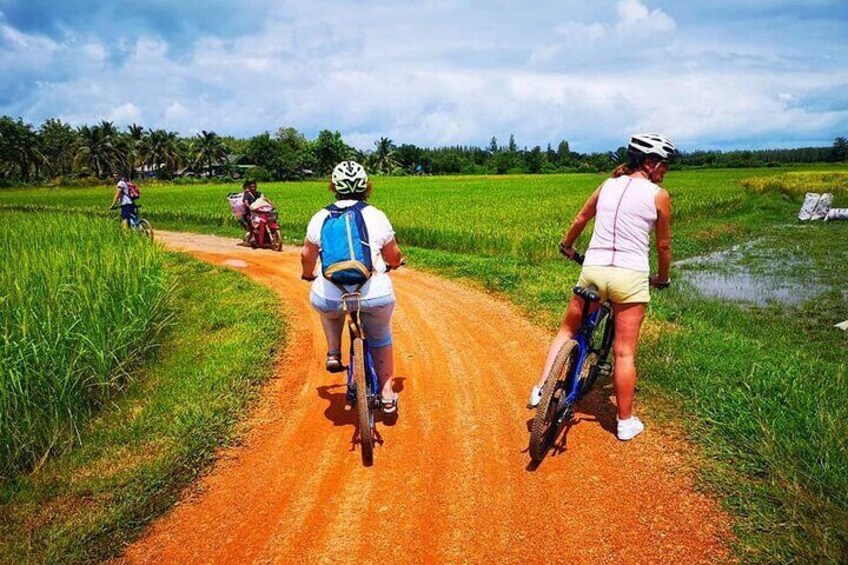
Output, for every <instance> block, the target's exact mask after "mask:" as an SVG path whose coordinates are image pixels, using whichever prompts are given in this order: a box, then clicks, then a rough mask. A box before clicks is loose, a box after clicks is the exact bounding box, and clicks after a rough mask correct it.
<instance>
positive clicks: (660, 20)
mask: <svg viewBox="0 0 848 565" xmlns="http://www.w3.org/2000/svg"><path fill="white" fill-rule="evenodd" d="M616 11H617V12H618V22H617V23H616V29H618V30H619V31H623V32H634V31H638V32H640V33H643V34H647V33H656V32H664V31H674V30H675V29H676V28H677V24H676V23H675V21H674V19H672V17H671V16H669V15H668V14H666V13H665V12H663V11H662V10H660V9H659V8H657V9H655V10H651V9H650V8H648V7H647V6H646V5H645V4H644V3H643V2H641V0H621V1H620V2H619V3H618V7H617V9H616Z"/></svg>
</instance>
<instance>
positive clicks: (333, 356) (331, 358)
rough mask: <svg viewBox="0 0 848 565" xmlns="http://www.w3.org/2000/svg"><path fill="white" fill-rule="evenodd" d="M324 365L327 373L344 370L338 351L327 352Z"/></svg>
mask: <svg viewBox="0 0 848 565" xmlns="http://www.w3.org/2000/svg"><path fill="white" fill-rule="evenodd" d="M326 367H327V372H329V373H341V372H342V371H344V370H345V367H344V365H342V354H341V352H340V351H330V352H329V353H327V363H326Z"/></svg>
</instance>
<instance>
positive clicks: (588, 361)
mask: <svg viewBox="0 0 848 565" xmlns="http://www.w3.org/2000/svg"><path fill="white" fill-rule="evenodd" d="M571 258H572V259H573V260H574V261H576V262H577V263H579V264H581V265H582V264H583V256H582V255H580V254H579V253H575V254H574V256H573V257H571ZM573 292H574V294H576V295H577V296H579V297H580V298H582V299H583V317H582V322H581V324H580V329H579V330H578V331H577V334H576V335H575V336H574V337H573V338H571V339H570V340H568V341H567V342H565V344H564V345H563V346H562V348H561V349H560V350H559V353H557V356H556V359H555V361H554V364H553V366H552V367H551V370H550V372H549V373H548V376H547V378H546V379H545V384H544V387H543V389H542V401H541V402H540V403H539V406H538V407H537V408H536V417H535V418H534V420H533V428H532V430H531V432H530V458H531V459H532V460H533V463H535V464H539V463H541V461H542V459H544V458H545V455H546V454H547V452H548V450H549V449H550V448H551V446H552V445H553V444H554V442H555V441H556V439H557V437H558V436H559V433H560V430H561V429H562V426H563V424H566V423H568V422H570V421H571V420H572V419H573V417H574V407H575V405H576V404H577V402H579V401H580V399H581V398H583V397H584V396H586V393H588V392H589V390H591V388H592V385H594V384H595V381H597V380H598V377H600V376H609V375H610V374H612V360H610V359H609V356H610V352H611V351H612V343H613V339H614V338H615V320H614V318H613V311H612V305H611V303H610V302H609V301H608V300H606V301H604V302H601V298H600V295H599V294H598V289H597V287H595V286H594V285H589V286H588V287H586V288H584V287H580V286H575V287H574V289H573Z"/></svg>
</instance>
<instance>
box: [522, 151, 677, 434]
mask: <svg viewBox="0 0 848 565" xmlns="http://www.w3.org/2000/svg"><path fill="white" fill-rule="evenodd" d="M675 152H676V150H675V147H674V145H673V144H672V142H671V140H669V138H667V137H666V136H664V135H660V134H637V135H634V136H633V137H632V138H631V139H630V144H629V146H628V148H627V156H628V159H629V161H628V163H626V164H622V165H619V166H618V167H616V169H615V170H614V171H613V172H612V175H611V177H610V178H609V179H607V180H606V181H604V183H603V184H602V185H601V186H600V187H599V188H598V189H597V190H595V192H593V193H592V195H591V196H590V197H589V199H588V200H587V201H586V203H585V204H584V205H583V208H582V209H581V210H580V212H579V213H578V214H577V217H576V218H575V219H574V221H573V223H572V224H571V227H570V228H569V229H568V232H567V233H566V234H565V236H564V237H563V240H562V243H561V244H560V250H561V251H562V253H563V254H565V255H567V256H569V257H573V256H574V253H575V250H574V247H573V245H574V242H575V241H576V240H577V238H578V237H579V236H580V234H581V233H582V232H583V229H584V228H585V227H586V224H587V223H588V222H589V220H591V219H592V218H595V227H594V231H593V233H592V239H591V241H590V243H589V248H588V250H587V251H586V258H585V261H584V263H583V270H582V272H581V273H580V278H579V280H578V282H577V284H578V285H579V286H586V285H590V284H594V285H595V286H597V287H598V291H599V293H600V295H601V300H605V299H606V298H609V299H610V301H611V302H612V308H613V313H614V316H615V339H614V342H613V354H614V356H615V369H614V374H613V381H614V384H615V396H616V403H617V406H618V414H617V422H618V427H617V436H618V439H620V440H622V441H627V440H630V439H632V438H634V437H636V436H637V435H639V434H640V433H642V431H644V429H645V426H644V424H642V422H641V421H640V420H639V418H637V417H636V416H634V415H633V397H634V394H635V389H636V366H635V355H636V344H637V342H638V339H639V329H640V327H641V325H642V320H643V318H644V316H645V306H646V304H647V303H648V301H649V300H650V299H651V297H650V291H649V286H654V287H658V288H664V287H666V286H668V284H669V269H670V267H671V199H670V197H669V195H668V192H667V191H666V190H665V189H663V188H661V187H659V186H657V185H658V184H659V183H661V182H662V180H663V177H664V176H665V174H666V172H667V171H668V164H669V161H670V159H671V158H672V157H673V156H674V154H675ZM652 230H655V231H656V247H657V254H658V260H659V261H658V267H659V274H657V275H656V276H654V277H651V278H650V284H649V268H650V267H649V263H648V242H649V235H650V232H651V231H652ZM582 312H583V299H582V298H580V297H578V296H576V295H575V296H573V297H572V298H571V302H570V304H569V305H568V309H567V310H566V312H565V315H564V317H563V320H562V324H561V326H560V329H559V332H558V333H557V335H556V337H555V338H554V340H553V343H551V346H550V349H549V351H548V357H547V360H546V362H545V367H544V369H543V370H542V375H541V377H540V378H539V380H538V382H537V383H536V385H535V386H534V387H533V390H532V391H531V393H530V406H537V405H538V404H539V402H540V401H541V398H542V392H543V391H542V388H543V386H544V383H545V378H546V376H547V374H548V372H549V371H550V369H551V366H552V365H553V363H554V360H555V358H556V356H557V353H558V352H559V350H560V348H562V346H563V344H564V343H565V342H567V341H568V340H569V339H571V337H572V336H573V335H574V334H575V333H576V332H577V330H578V329H579V327H580V323H581V318H582Z"/></svg>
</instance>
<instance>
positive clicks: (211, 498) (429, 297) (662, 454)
mask: <svg viewBox="0 0 848 565" xmlns="http://www.w3.org/2000/svg"><path fill="white" fill-rule="evenodd" d="M159 238H160V240H161V241H162V242H164V244H165V246H166V247H168V248H169V249H174V250H180V251H187V252H189V253H191V254H192V255H194V256H196V257H199V258H201V259H203V260H205V261H208V262H210V263H214V264H218V265H226V266H230V267H233V268H238V269H240V270H242V271H243V272H244V273H246V274H247V275H248V276H250V277H251V278H253V279H255V280H256V281H259V282H261V283H262V284H265V285H267V286H268V287H269V288H271V289H273V290H274V291H275V292H277V293H279V295H280V296H281V297H282V300H283V302H284V304H285V305H286V308H287V314H288V315H289V319H290V324H291V327H290V329H291V331H290V338H289V345H288V350H287V353H286V354H285V355H284V358H283V361H282V362H281V364H280V366H279V369H278V371H277V378H275V379H273V380H272V381H270V383H269V384H268V385H266V387H265V389H264V393H263V395H262V400H261V401H260V403H259V406H258V408H257V409H256V410H255V411H254V412H253V413H252V415H251V416H250V417H249V419H248V424H247V425H248V431H247V432H246V434H245V437H244V441H243V442H242V445H240V446H238V447H235V448H232V449H228V450H226V451H224V452H223V453H222V454H221V457H220V460H219V462H218V463H217V464H216V466H215V468H214V469H213V470H212V471H211V472H210V473H209V474H208V475H207V476H205V477H204V478H203V479H201V480H200V481H199V484H198V485H197V486H196V487H194V488H192V489H190V492H188V493H186V495H185V498H184V500H183V501H182V502H181V503H180V504H179V505H178V506H177V507H176V508H174V509H173V510H172V511H171V512H170V513H169V514H168V515H166V516H164V517H163V518H162V519H160V520H158V521H157V522H155V523H154V524H153V525H152V526H151V527H150V528H149V530H148V531H147V532H146V534H145V535H144V536H143V537H142V538H141V539H140V540H139V541H137V542H136V543H135V544H133V545H132V546H130V547H128V548H127V550H126V552H125V555H124V556H123V557H122V558H121V559H122V560H123V561H128V562H133V563H157V564H158V563H256V562H260V563H336V562H338V563H341V562H351V563H357V562H359V563H368V562H373V563H545V562H557V563H687V564H689V563H715V562H724V561H726V560H727V559H728V551H727V544H726V540H727V539H728V538H729V536H730V533H729V520H728V518H727V517H726V516H725V515H724V514H723V513H722V512H721V511H720V510H719V509H718V508H717V505H716V503H715V501H713V500H711V499H709V498H708V497H706V496H704V495H702V494H699V493H697V492H695V490H693V484H692V470H691V463H690V462H689V461H688V458H687V453H686V445H685V443H683V442H681V441H680V440H677V439H673V438H671V437H669V436H668V435H664V434H663V431H662V430H661V429H660V427H659V426H658V425H652V424H651V422H650V421H649V422H648V424H647V426H648V429H647V431H646V433H644V434H643V435H642V436H640V437H639V438H637V439H635V440H633V441H632V442H630V443H621V442H619V441H617V440H616V438H615V436H614V434H613V431H612V430H613V428H614V423H615V413H614V408H613V406H612V404H611V403H610V401H609V399H608V397H609V395H610V390H609V389H603V390H601V389H597V390H596V391H595V394H594V396H590V397H589V398H587V399H586V401H584V403H583V406H582V408H583V409H584V412H582V413H580V414H578V417H579V421H578V423H577V424H575V425H574V426H572V427H571V428H570V429H569V431H568V433H567V436H566V439H567V442H566V447H565V449H564V450H562V451H560V452H559V453H551V454H549V455H548V458H547V459H546V460H545V461H544V462H543V463H542V465H541V466H540V467H539V468H538V469H537V470H530V469H528V462H529V456H528V455H527V452H526V449H527V442H528V437H529V433H528V422H529V421H530V420H531V418H532V416H533V412H531V411H529V410H527V409H526V408H525V403H526V397H527V394H528V391H529V389H530V385H531V384H532V381H533V379H534V378H535V377H536V374H537V371H539V370H540V367H541V365H542V362H543V359H544V354H545V352H546V349H547V346H548V340H549V337H550V336H549V335H547V334H546V333H545V332H544V331H541V330H539V329H537V328H535V327H533V326H531V325H530V323H528V322H527V321H526V320H525V319H523V318H522V317H521V316H520V315H519V313H518V312H517V311H516V310H515V309H514V308H513V307H512V306H510V305H508V304H506V303H504V302H502V301H500V300H497V299H495V298H493V297H491V296H489V295H487V294H485V293H483V292H480V291H477V290H473V289H471V288H468V287H466V286H462V285H460V284H457V283H454V282H451V281H447V280H443V279H440V278H438V277H435V276H432V275H428V274H424V273H420V272H416V271H414V270H411V269H401V270H400V271H398V272H396V273H392V278H393V280H394V283H395V290H396V294H397V308H396V310H395V316H394V324H393V327H394V336H395V347H396V349H395V351H396V374H397V377H398V379H397V383H396V387H397V388H398V389H399V390H400V399H401V400H400V407H399V417H398V418H397V420H396V422H394V423H393V424H392V423H390V422H379V420H378V424H377V426H378V431H379V432H380V434H381V436H382V439H383V444H382V445H377V446H376V447H375V452H374V466H373V467H370V468H365V467H363V466H362V461H361V457H360V453H359V447H358V445H356V444H355V443H353V438H354V432H355V412H349V411H346V410H345V387H344V385H343V382H344V378H343V377H342V376H340V375H330V374H328V373H326V372H325V371H324V368H323V362H324V355H325V353H326V348H325V342H324V336H323V333H322V331H321V325H320V321H319V319H318V316H317V314H315V313H314V312H313V311H312V310H311V308H310V306H309V298H308V296H309V286H308V284H307V283H304V282H302V281H301V280H300V279H299V274H300V264H299V256H298V254H297V253H296V252H295V250H293V249H287V250H286V251H285V252H283V253H274V252H272V251H265V250H251V249H248V248H244V247H239V246H237V245H236V243H235V242H234V240H232V239H224V238H220V237H214V236H203V235H189V234H177V233H164V232H163V233H160V234H159ZM563 304H565V298H563ZM389 424H392V425H389Z"/></svg>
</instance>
